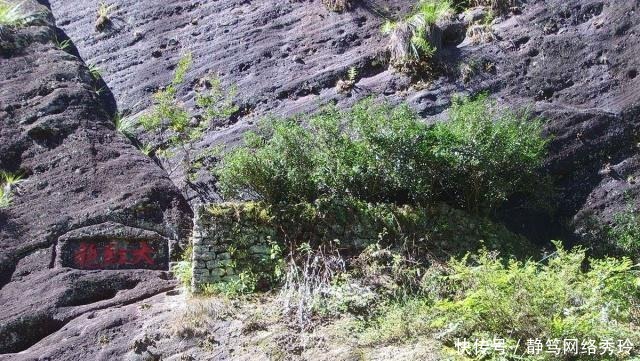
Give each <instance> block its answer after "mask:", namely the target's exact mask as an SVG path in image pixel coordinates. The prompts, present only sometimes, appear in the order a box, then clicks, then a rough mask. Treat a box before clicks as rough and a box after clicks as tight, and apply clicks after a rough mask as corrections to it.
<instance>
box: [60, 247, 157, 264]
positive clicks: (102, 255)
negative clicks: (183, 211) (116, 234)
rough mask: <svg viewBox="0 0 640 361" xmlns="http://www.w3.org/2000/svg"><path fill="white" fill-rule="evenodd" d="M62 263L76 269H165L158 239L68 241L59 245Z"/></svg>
mask: <svg viewBox="0 0 640 361" xmlns="http://www.w3.org/2000/svg"><path fill="white" fill-rule="evenodd" d="M63 249H64V251H63V254H62V255H61V256H62V265H63V266H65V267H72V268H78V269H132V268H145V269H166V268H167V245H166V242H164V241H162V240H147V241H146V240H99V241H97V240H72V241H69V242H67V244H66V245H65V247H64V248H63Z"/></svg>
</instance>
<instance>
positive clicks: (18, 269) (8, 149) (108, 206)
mask: <svg viewBox="0 0 640 361" xmlns="http://www.w3.org/2000/svg"><path fill="white" fill-rule="evenodd" d="M22 10H23V11H28V12H29V13H30V14H33V16H32V17H30V19H31V21H30V23H29V24H28V25H27V26H26V27H24V28H22V29H18V30H16V31H13V30H10V29H3V30H2V31H3V36H13V37H15V38H19V39H22V40H21V41H20V43H19V47H18V48H17V49H13V50H12V51H9V52H3V54H2V57H0V72H2V77H0V168H1V169H2V170H8V171H12V172H20V173H23V174H24V178H25V179H24V181H23V182H21V183H20V184H19V186H18V187H17V189H16V190H15V195H14V200H13V203H12V204H11V206H10V207H9V208H7V209H3V210H0V287H1V289H0V309H1V311H0V353H6V352H15V351H21V350H24V349H26V348H27V347H29V346H31V345H33V344H34V343H36V342H37V341H39V340H40V339H41V338H43V337H45V336H47V335H48V334H49V333H51V332H54V331H56V330H58V329H60V328H61V327H63V326H64V324H65V323H66V322H69V321H70V320H71V319H73V318H75V317H78V316H79V315H81V314H83V313H85V312H86V311H87V310H89V309H96V308H103V307H112V306H115V305H118V304H123V303H126V302H131V301H132V300H135V299H138V298H140V297H143V296H145V295H147V296H149V295H153V294H156V293H159V292H162V291H164V290H167V289H169V288H172V287H173V286H174V283H173V281H169V280H168V277H167V275H166V272H164V271H156V272H152V271H139V270H138V271H79V270H73V269H70V268H61V267H54V266H55V261H54V260H55V258H56V244H57V242H58V238H59V237H61V236H63V235H65V234H66V233H67V232H69V231H72V230H76V229H79V228H82V227H87V226H92V225H102V224H107V223H106V222H110V223H109V224H111V225H114V224H115V226H114V227H111V228H112V229H111V231H113V232H115V231H117V228H118V227H125V226H128V227H131V228H132V229H140V230H146V231H148V232H151V233H153V234H157V235H159V236H161V237H164V239H165V240H173V241H172V244H171V246H172V249H174V250H175V251H177V250H178V248H179V247H177V242H178V241H185V240H186V239H187V236H188V234H189V232H190V227H191V220H190V218H191V211H190V208H189V206H188V204H187V203H186V201H185V200H184V198H183V197H182V195H181V194H180V192H179V191H178V189H177V188H176V187H175V186H174V185H173V183H172V182H171V180H170V179H169V177H168V176H167V174H166V172H164V171H163V170H162V169H161V168H159V167H158V166H157V165H156V164H155V163H154V162H153V161H152V160H151V159H149V158H147V157H145V156H143V155H142V154H141V153H140V152H139V151H138V150H137V149H136V148H135V147H134V146H133V145H132V144H131V142H130V141H129V140H127V139H126V138H125V137H123V136H122V135H120V134H118V133H117V132H116V131H115V129H114V125H113V120H112V117H111V115H110V114H108V111H107V110H105V107H104V106H103V105H104V104H103V103H102V101H101V96H99V95H98V94H96V86H98V85H99V84H97V83H96V81H95V79H93V78H92V77H91V75H90V74H89V71H88V69H87V67H86V65H85V64H84V63H83V62H82V60H81V59H79V58H77V57H76V56H74V55H71V54H69V53H67V52H65V51H63V50H60V49H58V48H57V47H56V46H55V44H54V39H55V38H56V36H57V35H56V33H57V31H56V29H55V27H54V24H53V21H52V19H51V16H50V15H48V10H47V8H46V7H44V6H40V5H37V4H36V3H35V2H25V3H24V4H23V5H22ZM58 34H59V33H58ZM5 49H6V48H5ZM165 242H166V241H165ZM164 268H165V269H166V263H165V267H164Z"/></svg>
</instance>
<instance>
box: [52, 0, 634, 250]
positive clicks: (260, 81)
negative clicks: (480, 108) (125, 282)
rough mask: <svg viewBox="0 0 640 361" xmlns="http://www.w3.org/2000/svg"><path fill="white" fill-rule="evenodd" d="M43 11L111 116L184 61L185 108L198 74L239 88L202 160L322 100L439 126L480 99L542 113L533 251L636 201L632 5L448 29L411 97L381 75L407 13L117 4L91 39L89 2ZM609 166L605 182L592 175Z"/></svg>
mask: <svg viewBox="0 0 640 361" xmlns="http://www.w3.org/2000/svg"><path fill="white" fill-rule="evenodd" d="M51 4H52V8H53V12H54V14H55V15H56V17H57V19H58V22H59V24H60V25H61V26H62V27H63V28H64V29H65V30H66V31H67V32H68V34H69V35H70V36H71V38H72V39H74V41H75V42H76V44H77V46H78V48H79V51H80V53H81V54H82V56H83V58H84V59H85V60H86V61H87V62H89V63H92V64H98V66H100V67H101V68H102V69H103V70H104V78H105V80H106V82H107V84H108V85H109V88H110V89H111V90H112V91H113V94H114V96H115V98H116V99H117V101H118V104H119V106H120V109H121V110H129V111H131V112H133V113H137V112H140V111H143V110H144V109H145V108H146V107H147V106H148V105H149V102H150V93H151V92H152V91H153V90H154V89H157V88H158V87H161V86H163V85H164V84H166V83H168V81H169V79H170V77H171V71H170V70H171V69H172V67H173V66H174V64H175V63H176V62H177V59H178V58H179V57H180V54H181V53H183V52H186V51H191V52H192V53H193V54H194V59H195V60H194V69H193V70H192V71H190V72H189V74H188V75H187V78H188V81H187V82H188V84H189V86H187V87H186V89H185V90H184V91H183V93H182V94H181V97H182V99H183V100H184V101H185V102H187V103H191V101H192V97H193V92H192V91H190V89H191V88H192V85H193V84H195V83H196V82H197V80H198V79H199V78H201V77H204V76H205V75H206V74H207V73H209V72H212V73H218V74H220V75H221V77H222V78H223V79H224V81H225V82H227V83H228V84H230V83H234V84H237V85H238V87H239V90H240V92H239V97H240V103H241V104H242V105H243V107H244V110H245V111H244V113H242V114H241V115H240V116H239V117H238V119H235V120H237V122H236V123H235V124H233V125H231V126H227V125H215V126H214V127H212V129H211V130H210V132H209V133H208V134H207V136H206V140H205V141H204V142H203V144H202V146H203V147H204V146H207V145H209V144H220V143H222V144H230V143H234V142H237V141H238V139H240V135H241V133H242V132H243V131H244V130H245V129H247V127H250V126H251V123H252V122H253V121H254V120H255V119H256V118H258V117H261V116H263V115H265V114H267V113H274V114H278V115H291V114H296V113H300V112H307V111H314V110H316V109H318V107H319V106H321V105H322V104H325V103H327V102H329V101H337V102H338V103H339V104H342V105H348V104H350V103H352V102H353V101H354V100H356V99H359V98H362V97H364V96H369V95H372V94H373V95H375V96H379V97H381V98H386V99H388V100H390V101H393V102H398V101H407V102H408V103H409V104H410V105H412V106H413V107H414V108H415V109H416V110H417V111H419V112H420V113H421V114H422V115H424V116H426V117H430V116H435V117H436V118H437V117H438V115H439V114H440V113H441V112H442V111H444V110H446V108H447V106H448V105H449V104H450V98H451V96H452V95H453V94H456V93H459V92H465V93H472V92H478V91H489V92H490V93H492V94H493V96H494V97H495V98H497V99H499V101H500V102H501V103H504V104H505V105H508V106H515V107H518V106H530V107H532V108H533V109H534V111H536V112H538V113H541V114H542V115H543V116H544V117H545V118H547V119H548V120H549V124H548V131H549V133H550V134H552V135H553V141H552V145H551V154H550V157H549V160H548V165H547V166H548V169H549V170H550V171H551V173H552V175H553V176H555V177H556V178H557V180H558V182H557V185H558V188H559V194H558V196H557V200H554V203H557V204H558V205H559V207H558V208H559V212H558V213H557V214H555V215H554V218H555V219H558V220H560V221H559V223H558V224H557V225H556V226H555V227H546V226H545V227H544V228H545V229H546V230H548V231H546V230H545V231H541V230H540V229H541V227H540V225H539V223H536V222H534V223H533V224H525V223H531V222H528V221H526V219H533V218H535V219H538V218H537V217H534V216H533V215H531V214H526V215H522V216H521V217H516V219H514V220H512V222H511V223H512V226H513V227H516V228H517V229H520V230H522V231H523V232H526V233H530V234H532V235H534V236H537V237H539V238H542V239H544V238H548V237H550V236H564V237H567V236H568V235H567V234H566V233H564V232H563V231H564V230H566V228H565V227H564V225H566V224H567V223H571V221H572V220H573V219H574V217H575V216H576V215H577V216H578V217H582V216H583V215H585V214H587V213H592V212H596V214H599V215H602V216H603V218H604V219H605V220H608V219H610V217H611V215H612V214H614V213H615V212H618V211H619V210H620V209H621V207H623V206H624V204H623V203H624V201H623V198H624V197H625V196H624V194H627V197H629V196H630V198H631V199H637V198H638V197H637V195H638V186H637V182H636V181H635V179H636V178H637V177H638V175H639V170H638V165H639V163H638V159H637V157H636V156H635V154H637V129H638V121H637V119H638V117H637V115H638V99H639V96H638V95H639V90H638V89H639V86H640V78H639V77H637V73H638V68H639V67H640V64H639V62H640V60H638V57H637V56H635V54H637V53H638V51H640V49H639V48H638V47H639V46H640V45H639V44H640V42H639V41H638V30H639V29H638V27H639V26H640V20H639V19H638V17H639V16H640V15H638V11H637V10H638V9H637V7H638V3H637V2H636V1H633V0H626V1H600V0H584V1H578V0H573V1H560V0H558V1H555V0H554V1H544V2H543V1H529V2H526V3H525V4H523V5H522V6H521V9H520V10H521V11H520V12H519V13H518V14H515V15H514V14H511V15H510V16H507V17H504V18H498V19H497V20H496V21H494V23H495V25H494V26H493V32H494V38H495V39H494V41H492V42H489V43H481V44H474V41H472V40H474V39H470V38H469V37H467V38H466V39H465V40H464V41H463V42H462V43H460V40H461V39H460V38H461V37H460V35H462V37H464V31H465V29H464V26H463V27H462V28H460V22H455V21H454V22H453V23H451V24H449V25H448V26H447V28H446V29H445V34H444V36H443V46H442V47H441V49H440V62H441V64H442V65H443V66H442V68H443V69H442V70H443V72H444V74H443V75H442V76H439V77H437V78H436V79H432V80H431V81H429V82H427V83H426V85H423V86H421V87H411V86H410V82H409V80H408V79H407V78H406V77H404V76H401V75H399V74H396V73H393V72H392V71H389V70H387V69H386V66H385V65H383V64H382V63H381V62H380V60H382V59H383V58H384V51H385V46H386V39H385V37H384V36H383V35H382V34H381V33H380V31H379V28H380V25H381V23H382V22H383V21H384V17H383V16H398V15H399V13H401V12H402V11H404V10H406V9H407V8H408V7H409V6H410V5H411V4H412V2H411V1H390V2H381V1H364V2H361V3H360V5H359V6H357V7H356V8H355V9H354V10H353V11H350V12H347V13H343V14H336V13H331V12H329V11H327V10H326V9H325V8H324V7H323V5H322V4H321V2H320V1H311V2H309V1H307V2H296V1H275V0H274V1H260V2H252V1H239V0H238V1H233V0H228V1H216V2H199V1H170V2H164V3H162V4H151V3H146V2H144V1H118V2H117V6H118V8H117V10H115V11H114V13H113V24H112V27H111V28H110V30H108V31H106V32H96V30H95V29H94V22H93V21H94V17H95V16H94V14H95V9H96V8H97V6H98V5H97V4H98V1H97V0H93V1H90V2H89V3H86V2H79V1H60V0H53V1H51ZM481 17H482V12H481V11H480V12H477V11H475V12H472V13H469V14H468V15H464V16H461V18H463V19H466V20H464V21H463V22H462V23H463V24H464V22H465V21H467V22H468V21H470V20H473V19H474V18H475V19H480V18H481ZM351 66H355V67H356V68H357V69H358V70H359V80H358V82H357V83H356V87H355V89H354V90H353V91H352V92H350V93H348V94H340V93H339V92H337V90H336V89H335V87H334V86H335V84H336V81H337V80H338V79H340V78H341V77H344V76H345V73H346V71H347V69H348V68H349V67H351ZM607 164H609V165H610V166H611V167H612V168H613V169H615V170H616V172H613V173H606V174H605V175H603V173H602V172H600V173H599V171H600V170H602V169H603V168H605V167H607ZM177 177H179V175H178V176H177ZM177 181H178V182H179V180H177ZM202 181H203V182H205V183H206V182H207V181H209V182H210V181H211V179H210V177H207V176H206V175H205V176H204V177H203V178H202ZM208 186H209V187H207V186H205V187H204V188H205V189H209V190H211V189H212V187H210V184H209V185H208ZM209 196H210V198H215V190H211V191H210V194H209ZM545 221H546V222H548V218H546V219H545ZM569 230H570V228H569Z"/></svg>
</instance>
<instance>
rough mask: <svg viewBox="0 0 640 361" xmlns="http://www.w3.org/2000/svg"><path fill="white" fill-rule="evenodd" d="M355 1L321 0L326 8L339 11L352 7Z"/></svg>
mask: <svg viewBox="0 0 640 361" xmlns="http://www.w3.org/2000/svg"><path fill="white" fill-rule="evenodd" d="M355 2H356V1H355V0H322V3H323V4H324V6H326V7H327V9H329V10H330V11H335V12H339V13H340V12H343V11H347V10H350V9H351V8H353V6H354V4H355Z"/></svg>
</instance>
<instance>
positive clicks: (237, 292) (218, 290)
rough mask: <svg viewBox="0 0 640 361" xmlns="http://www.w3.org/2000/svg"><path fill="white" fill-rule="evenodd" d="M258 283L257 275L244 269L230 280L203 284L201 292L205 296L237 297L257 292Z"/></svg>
mask: <svg viewBox="0 0 640 361" xmlns="http://www.w3.org/2000/svg"><path fill="white" fill-rule="evenodd" d="M257 283H258V279H257V277H256V275H254V274H253V273H252V272H250V271H243V272H240V273H239V274H238V275H237V276H236V277H234V278H232V279H230V280H226V281H223V282H217V283H210V284H207V285H204V286H202V289H201V293H202V294H203V295H204V296H213V295H223V296H225V297H237V296H242V295H247V294H251V293H253V292H255V290H256V287H257Z"/></svg>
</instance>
